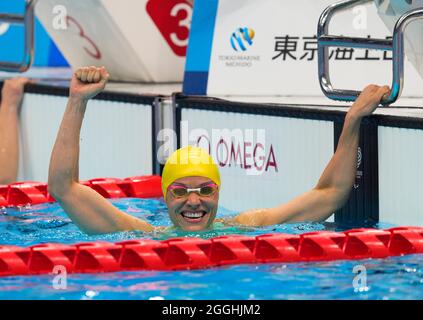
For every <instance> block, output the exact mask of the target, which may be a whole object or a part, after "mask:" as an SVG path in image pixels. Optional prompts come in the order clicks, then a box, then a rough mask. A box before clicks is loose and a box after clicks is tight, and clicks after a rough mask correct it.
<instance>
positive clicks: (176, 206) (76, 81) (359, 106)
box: [48, 67, 389, 234]
mask: <svg viewBox="0 0 423 320" xmlns="http://www.w3.org/2000/svg"><path fill="white" fill-rule="evenodd" d="M108 78H109V74H108V72H107V70H106V69H105V68H104V67H102V68H96V67H88V68H82V69H79V70H77V71H76V72H75V73H74V75H73V77H72V80H71V84H70V93H69V100H68V104H67V107H66V111H65V114H64V116H63V120H62V123H61V126H60V129H59V132H58V135H57V139H56V143H55V145H54V149H53V152H52V156H51V161H50V168H49V181H48V190H49V192H50V194H52V195H53V197H54V198H55V199H56V200H57V201H58V202H59V204H60V205H61V206H62V208H63V209H64V210H65V212H66V213H67V214H68V216H69V217H70V218H71V219H72V221H73V222H74V223H75V224H76V225H78V226H79V228H80V229H81V230H82V231H84V232H86V233H89V234H100V233H112V232H118V231H130V230H141V231H145V232H152V231H157V228H155V227H153V226H152V225H150V224H149V223H147V222H146V221H143V220H141V219H138V218H136V217H133V216H131V215H129V214H127V213H125V212H122V211H120V210H119V209H117V208H116V207H114V206H113V205H112V204H111V203H110V202H109V201H107V200H106V199H105V198H103V197H102V196H101V195H100V194H98V193H97V192H96V191H94V190H92V189H91V188H89V187H87V186H84V185H82V184H80V183H79V182H78V168H79V164H78V163H79V135H80V130H81V126H82V121H83V118H84V114H85V110H86V107H87V103H88V100H89V99H91V98H93V97H94V96H96V95H97V94H98V93H100V92H101V91H102V90H103V89H104V87H105V85H106V83H107V81H108ZM388 93H389V87H387V86H384V87H379V86H376V85H370V86H367V87H366V88H365V89H364V90H363V92H362V93H361V94H360V96H359V97H358V98H357V99H356V101H355V102H354V104H353V105H352V107H351V108H350V109H349V111H348V113H347V115H346V117H345V123H344V127H343V130H342V134H341V137H340V139H339V143H338V147H337V150H336V152H335V154H334V155H333V156H332V158H331V160H330V161H329V163H328V165H327V166H326V168H325V170H324V171H323V174H322V175H321V177H320V179H319V181H318V182H317V184H316V186H315V187H314V188H313V189H311V190H310V191H307V192H305V193H304V194H302V195H300V196H298V197H296V198H294V199H292V200H291V201H289V202H287V203H284V204H281V205H279V206H277V207H275V208H267V209H259V210H250V211H246V212H242V213H240V214H239V215H237V216H236V217H234V218H232V219H231V220H225V221H223V222H226V223H228V224H237V225H244V226H256V227H259V226H268V225H274V224H280V223H285V222H300V221H324V220H326V219H327V218H328V217H330V216H331V215H332V214H333V212H335V211H336V210H337V209H339V208H341V207H342V206H343V205H344V204H345V203H346V201H347V200H348V197H349V194H350V192H351V190H352V188H353V185H354V180H355V176H356V168H357V149H358V142H359V134H360V122H361V119H362V118H363V117H365V116H368V115H370V114H371V113H372V112H373V111H374V110H375V109H376V108H377V106H378V104H379V102H380V100H381V98H382V97H383V96H384V95H386V94H388ZM220 187H221V181H220V175H219V169H218V167H217V165H216V164H215V163H214V162H213V159H212V158H211V157H210V155H209V154H208V153H207V152H205V151H204V150H203V149H200V148H196V147H184V148H182V149H179V150H177V151H175V153H173V154H172V155H171V156H170V157H169V159H168V160H167V162H166V164H165V167H164V169H163V174H162V190H163V195H164V200H165V202H166V205H167V207H168V213H169V218H170V220H171V221H172V222H173V224H174V226H175V227H176V228H179V229H182V230H185V231H200V230H207V229H210V228H212V227H213V222H214V221H215V218H216V214H217V210H218V201H219V192H220Z"/></svg>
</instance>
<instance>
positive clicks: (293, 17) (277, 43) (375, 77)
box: [188, 0, 423, 97]
mask: <svg viewBox="0 0 423 320" xmlns="http://www.w3.org/2000/svg"><path fill="white" fill-rule="evenodd" d="M332 3H335V1H333V0H317V1H316V0H296V1H280V0H260V1H256V0H219V1H218V9H217V10H218V11H217V17H216V23H215V29H214V36H213V45H212V51H211V60H210V68H209V77H208V86H207V94H209V95H300V96H304V95H309V96H321V95H322V92H321V90H320V87H319V81H318V73H317V52H316V51H315V49H316V48H317V44H316V40H315V39H314V40H313V39H312V37H313V36H315V35H316V32H317V23H318V19H319V16H320V14H321V13H322V11H323V10H324V9H325V8H326V7H327V6H328V5H330V4H332ZM194 15H195V13H194ZM193 27H195V26H193ZM238 28H249V29H251V30H253V31H254V38H253V40H252V44H251V45H247V44H246V51H240V50H238V51H235V50H234V49H233V48H232V46H231V43H230V38H231V35H232V34H233V32H235V31H236V30H238ZM192 32H195V30H194V29H193V30H192ZM329 32H330V33H331V34H334V35H347V36H356V37H357V36H358V37H367V36H368V35H370V36H371V37H373V38H385V37H386V36H392V33H391V32H390V31H389V30H388V28H387V27H386V26H385V24H384V23H383V21H382V19H381V18H380V17H379V16H378V14H377V9H376V6H375V5H374V4H373V3H370V4H368V5H366V6H360V7H356V9H354V10H352V11H349V12H346V13H341V14H339V15H336V16H335V17H334V18H333V20H332V23H331V27H330V30H329ZM287 37H288V38H287ZM330 50H334V52H333V57H332V59H331V60H330V68H331V71H330V75H331V80H332V84H333V86H334V88H339V89H355V90H362V89H363V88H364V86H366V85H367V84H369V83H376V84H380V85H383V84H387V85H391V81H392V77H391V72H392V71H391V70H392V67H391V66H392V61H389V60H383V57H384V56H383V52H382V51H369V52H368V56H367V58H368V59H367V60H359V59H360V58H363V57H366V56H365V54H366V52H365V51H364V50H357V49H356V50H354V52H353V53H351V52H346V51H342V49H341V51H339V50H338V52H337V51H336V48H333V49H332V48H331V49H330ZM192 52H195V50H192ZM388 56H390V53H389V55H388ZM191 58H195V57H190V56H189V57H188V59H191ZM370 58H378V59H379V60H369V59H370ZM342 59H343V60H342ZM405 73H406V74H405V82H404V83H405V85H404V91H403V96H420V97H421V96H423V91H422V90H421V88H422V83H423V80H422V78H421V77H420V76H419V74H418V73H417V71H416V70H415V68H414V67H413V66H412V65H411V63H409V62H408V61H406V65H405Z"/></svg>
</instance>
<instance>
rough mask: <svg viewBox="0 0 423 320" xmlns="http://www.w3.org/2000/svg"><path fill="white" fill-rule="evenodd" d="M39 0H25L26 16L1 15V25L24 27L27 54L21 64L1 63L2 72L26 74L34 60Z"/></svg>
mask: <svg viewBox="0 0 423 320" xmlns="http://www.w3.org/2000/svg"><path fill="white" fill-rule="evenodd" d="M36 2H37V0H25V13H24V15H17V14H7V13H0V23H2V22H3V23H10V24H18V25H19V24H20V25H23V26H24V33H25V53H24V58H23V61H21V62H20V63H14V62H5V61H0V70H1V71H9V72H25V71H26V70H28V69H29V68H30V67H31V65H32V63H33V60H34V20H35V18H34V7H35V3H36Z"/></svg>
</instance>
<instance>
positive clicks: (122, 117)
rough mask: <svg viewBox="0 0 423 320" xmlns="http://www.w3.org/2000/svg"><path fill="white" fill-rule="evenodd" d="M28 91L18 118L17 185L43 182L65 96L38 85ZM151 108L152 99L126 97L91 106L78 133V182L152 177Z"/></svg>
mask: <svg viewBox="0 0 423 320" xmlns="http://www.w3.org/2000/svg"><path fill="white" fill-rule="evenodd" d="M46 89H47V90H46ZM29 91H30V92H29V93H26V94H25V98H24V102H23V106H22V111H21V117H20V121H21V123H20V126H21V136H20V140H21V152H20V154H21V156H20V165H19V173H18V180H19V181H30V180H32V181H40V182H46V181H47V178H48V165H49V161H50V155H51V151H52V148H53V145H54V142H55V139H56V135H57V132H58V129H59V126H60V123H61V120H62V117H63V113H64V110H65V107H66V103H67V94H66V92H65V90H58V89H57V88H56V89H55V88H54V87H51V88H45V87H42V86H35V87H32V89H30V90H29ZM153 103H154V97H147V96H145V97H143V96H131V95H129V94H127V95H125V96H123V95H117V94H115V95H111V94H109V95H107V94H105V95H102V96H100V97H99V99H95V100H92V101H90V102H89V105H88V108H87V112H86V115H85V119H84V123H83V127H82V130H81V142H80V147H81V151H80V178H81V179H83V180H85V179H91V178H97V177H102V176H107V177H118V178H124V177H128V176H136V175H146V174H152V173H153V151H152V150H153V144H154V142H153V141H154V139H153V138H152V136H153V129H154V124H153V113H154V112H153V109H154V108H153Z"/></svg>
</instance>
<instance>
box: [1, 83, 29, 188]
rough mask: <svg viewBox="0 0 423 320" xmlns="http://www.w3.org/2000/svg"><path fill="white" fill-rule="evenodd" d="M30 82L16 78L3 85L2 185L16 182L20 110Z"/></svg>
mask: <svg viewBox="0 0 423 320" xmlns="http://www.w3.org/2000/svg"><path fill="white" fill-rule="evenodd" d="M29 82H30V80H29V79H27V78H14V79H10V80H6V81H4V83H3V89H2V91H1V106H0V184H9V183H12V182H15V181H16V178H17V175H18V163H19V122H18V114H19V108H20V106H21V104H22V99H23V95H24V87H25V85H26V84H27V83H29Z"/></svg>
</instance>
